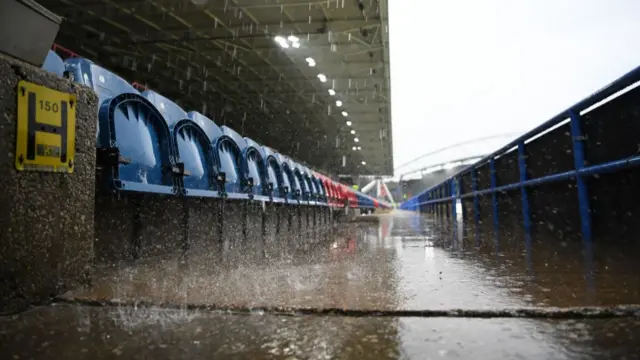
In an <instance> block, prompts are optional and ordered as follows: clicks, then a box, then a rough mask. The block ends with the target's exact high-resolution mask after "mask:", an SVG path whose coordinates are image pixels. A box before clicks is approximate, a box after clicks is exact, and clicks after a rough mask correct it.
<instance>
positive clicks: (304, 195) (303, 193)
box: [289, 160, 310, 201]
mask: <svg viewBox="0 0 640 360" xmlns="http://www.w3.org/2000/svg"><path fill="white" fill-rule="evenodd" d="M289 164H290V165H289V166H290V167H291V169H293V175H294V176H295V178H296V181H297V183H296V185H298V189H300V199H301V200H304V201H309V197H310V192H309V187H308V184H307V182H306V181H305V179H304V177H303V175H302V172H303V170H302V166H301V165H300V164H298V163H296V162H294V161H293V160H289Z"/></svg>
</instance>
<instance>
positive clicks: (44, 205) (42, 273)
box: [0, 55, 97, 311]
mask: <svg viewBox="0 0 640 360" xmlns="http://www.w3.org/2000/svg"><path fill="white" fill-rule="evenodd" d="M20 80H26V81H29V82H32V83H35V84H38V85H44V86H46V87H49V88H52V89H55V90H60V91H64V92H68V93H72V94H74V95H75V96H76V97H77V110H76V119H77V120H76V121H77V125H76V154H77V155H76V157H75V170H74V173H72V174H60V173H43V172H19V171H17V170H16V169H15V165H14V163H15V151H16V111H17V109H16V107H17V105H16V99H17V97H18V96H17V93H16V89H17V84H18V81H20ZM96 114H97V97H96V96H95V94H94V93H93V92H92V91H91V90H89V89H87V88H84V87H81V86H78V85H75V84H72V83H71V82H69V81H66V80H64V79H60V78H57V77H56V76H55V75H53V74H49V73H47V72H44V71H41V70H39V69H36V68H34V67H31V66H30V65H26V64H23V63H21V62H18V61H15V60H12V59H8V58H5V57H3V56H2V55H0V139H2V140H1V141H0V154H2V161H0V171H1V172H2V175H1V176H0V179H2V185H1V186H2V191H0V311H15V310H19V309H21V308H24V306H25V305H26V304H28V303H31V302H38V301H43V300H45V299H47V298H49V297H50V296H51V295H54V294H58V293H60V292H62V291H64V290H65V289H68V288H69V287H72V286H77V285H78V284H81V283H83V282H84V281H86V278H87V277H88V276H89V275H90V273H91V261H92V256H93V205H94V204H93V198H94V174H95V134H96V123H97V120H96Z"/></svg>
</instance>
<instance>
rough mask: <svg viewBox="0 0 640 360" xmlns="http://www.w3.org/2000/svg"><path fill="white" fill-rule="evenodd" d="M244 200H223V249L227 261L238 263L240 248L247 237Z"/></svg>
mask: <svg viewBox="0 0 640 360" xmlns="http://www.w3.org/2000/svg"><path fill="white" fill-rule="evenodd" d="M244 206H245V204H244V203H243V202H242V201H238V200H223V201H222V251H223V254H224V255H223V256H224V258H225V261H229V262H232V263H238V262H239V261H240V260H241V259H240V257H239V253H238V250H239V249H240V247H241V246H242V244H243V243H244V239H245V232H246V229H245V218H244Z"/></svg>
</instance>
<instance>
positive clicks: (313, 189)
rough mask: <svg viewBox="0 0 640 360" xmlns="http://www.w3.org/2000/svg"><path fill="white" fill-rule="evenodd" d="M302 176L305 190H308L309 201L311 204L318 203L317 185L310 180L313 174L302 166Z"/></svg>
mask: <svg viewBox="0 0 640 360" xmlns="http://www.w3.org/2000/svg"><path fill="white" fill-rule="evenodd" d="M302 176H303V177H304V180H305V181H306V182H307V188H308V189H309V200H311V201H313V202H316V201H318V195H319V193H318V188H317V184H316V183H315V181H313V179H312V176H313V174H312V173H311V170H309V168H308V167H306V166H303V167H302Z"/></svg>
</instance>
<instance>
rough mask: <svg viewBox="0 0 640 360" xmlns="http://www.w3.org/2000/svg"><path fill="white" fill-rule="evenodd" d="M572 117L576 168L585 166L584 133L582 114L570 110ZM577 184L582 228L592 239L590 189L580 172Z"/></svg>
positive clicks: (583, 232)
mask: <svg viewBox="0 0 640 360" xmlns="http://www.w3.org/2000/svg"><path fill="white" fill-rule="evenodd" d="M569 117H570V119H571V139H572V142H573V163H574V165H575V168H576V170H581V169H582V168H584V144H583V141H584V140H585V137H584V135H583V134H582V125H581V123H580V122H581V120H580V114H578V113H576V112H574V111H569ZM576 185H577V187H578V208H579V211H580V228H581V230H582V237H583V238H584V240H585V241H591V236H592V235H591V210H590V206H589V190H588V188H587V182H586V180H585V179H584V177H583V176H582V175H580V174H577V175H576Z"/></svg>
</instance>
